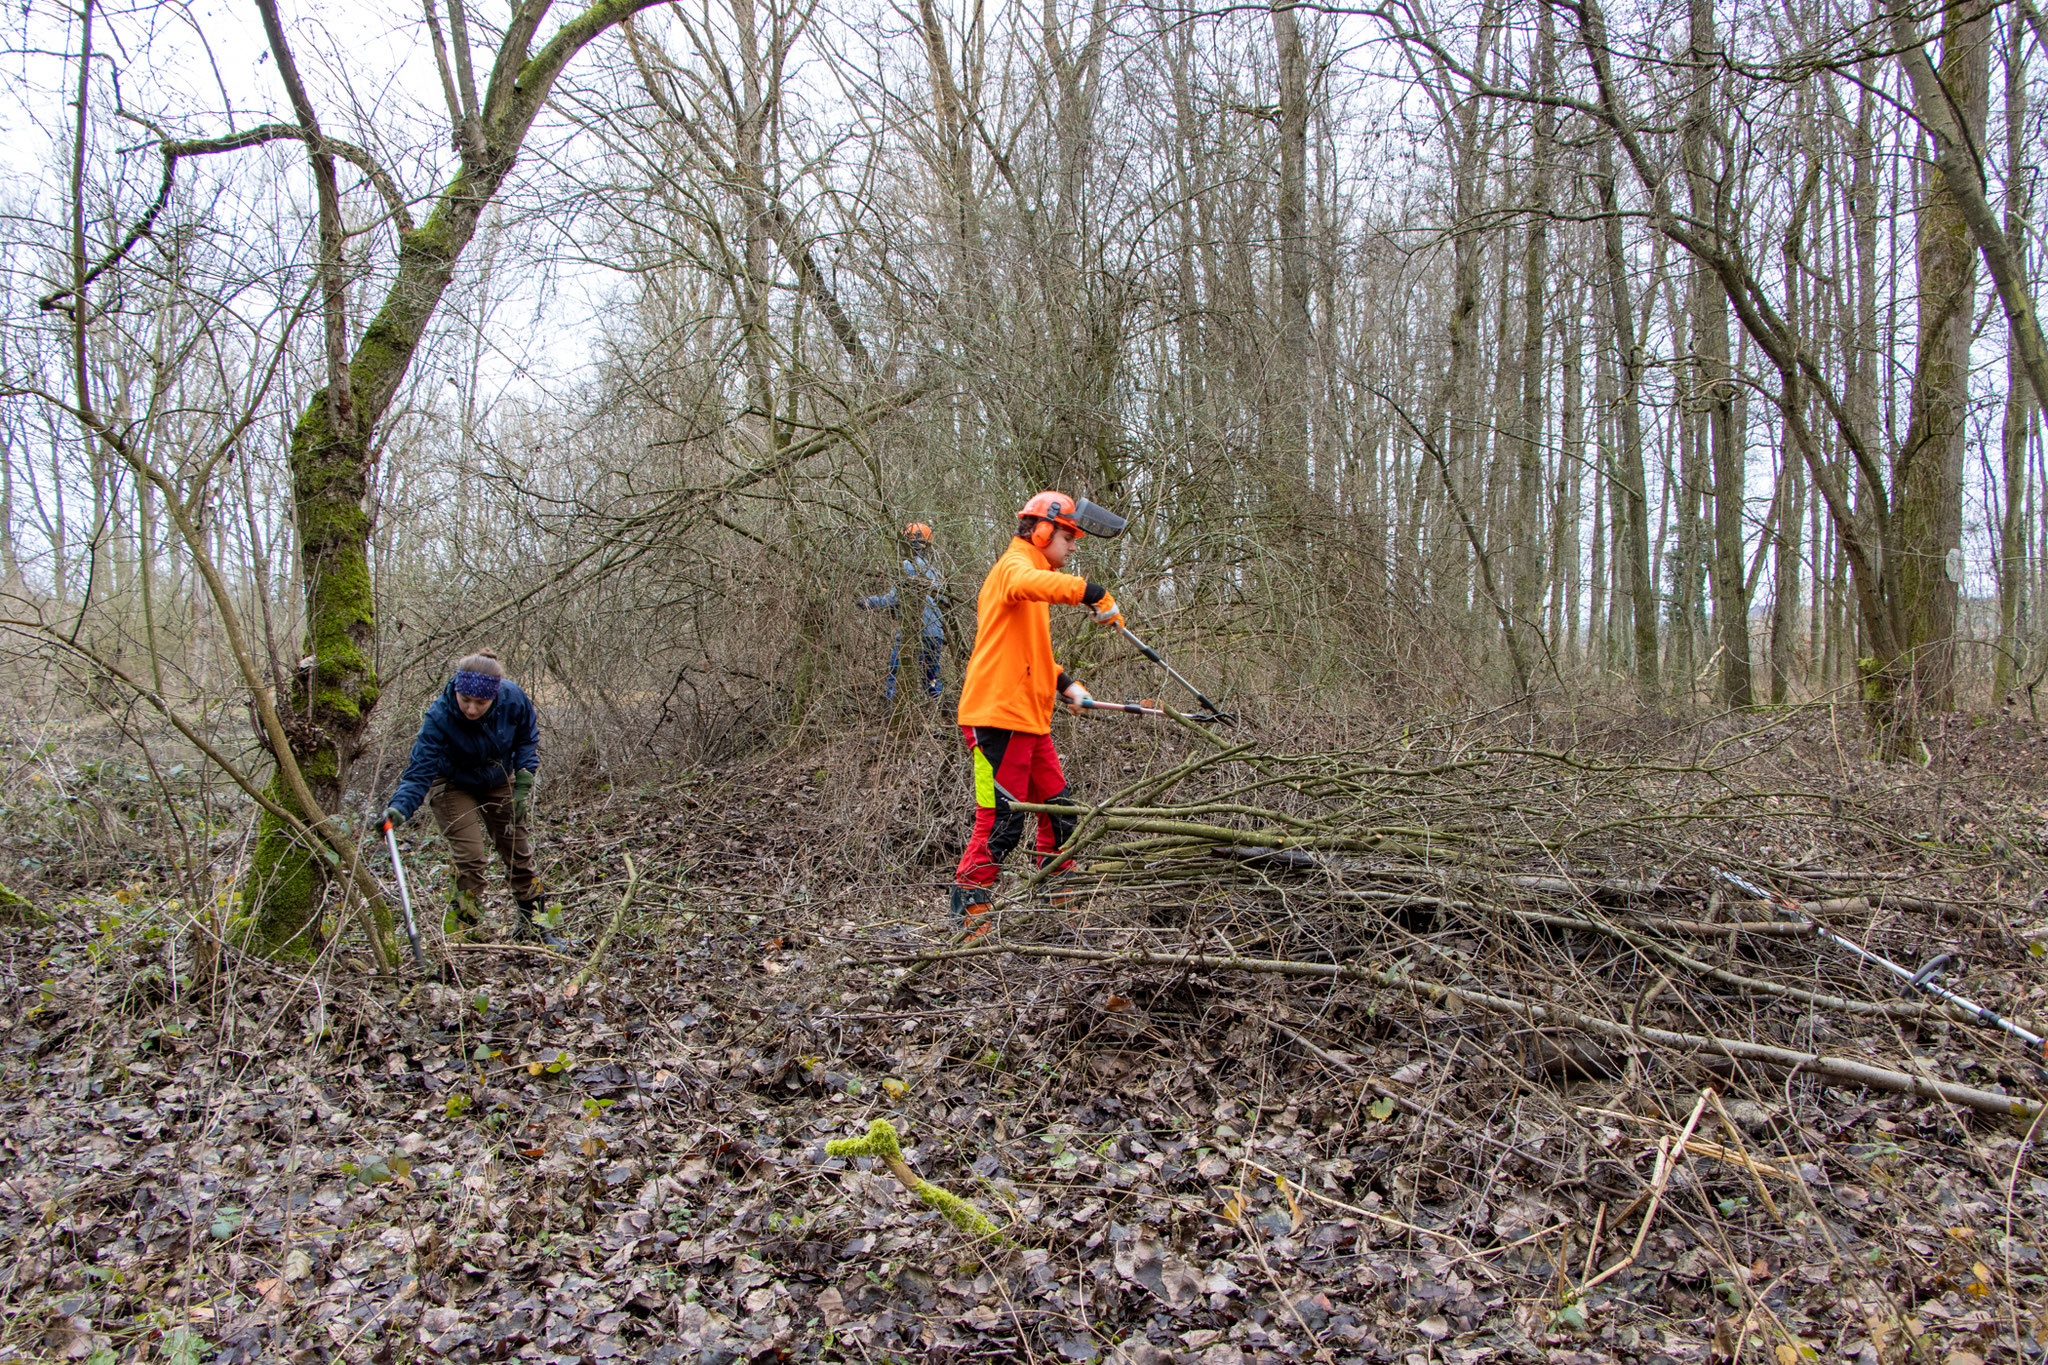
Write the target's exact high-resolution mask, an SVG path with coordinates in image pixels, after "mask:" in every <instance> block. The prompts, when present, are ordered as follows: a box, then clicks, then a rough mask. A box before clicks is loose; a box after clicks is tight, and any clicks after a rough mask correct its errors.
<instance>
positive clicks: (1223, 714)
mask: <svg viewBox="0 0 2048 1365" xmlns="http://www.w3.org/2000/svg"><path fill="white" fill-rule="evenodd" d="M1117 629H1118V630H1120V631H1122V632H1123V633H1124V638H1125V639H1126V640H1129V641H1130V642H1131V643H1132V644H1134V645H1136V646H1137V647H1138V652H1139V653H1140V654H1142V655H1144V656H1145V657H1146V658H1148V659H1150V660H1151V661H1152V662H1153V663H1155V664H1158V665H1159V666H1160V667H1161V668H1163V669H1165V670H1166V671H1167V674H1168V675H1169V676H1170V677H1172V679H1173V680H1174V681H1175V682H1177V683H1179V684H1180V685H1181V686H1182V687H1185V688H1186V689H1187V690H1188V691H1190V692H1192V693H1194V694H1195V700H1196V701H1198V702H1200V703H1201V704H1202V705H1203V706H1204V707H1205V708H1207V710H1208V712H1209V714H1208V715H1206V716H1190V717H1189V718H1188V719H1190V720H1212V721H1221V722H1222V723H1223V724H1225V725H1235V724H1236V723H1237V717H1236V716H1233V715H1231V714H1230V713H1229V712H1227V711H1225V710H1224V709H1223V708H1222V707H1220V706H1218V705H1217V704H1216V703H1215V702H1213V701H1210V700H1209V699H1208V698H1207V697H1205V696H1203V695H1202V689H1201V688H1199V687H1196V686H1195V685H1194V684H1193V683H1191V682H1189V681H1188V680H1187V679H1186V678H1183V677H1182V676H1181V675H1180V670H1179V669H1177V668H1175V667H1174V666H1173V665H1172V664H1170V663H1168V662H1166V660H1165V659H1163V658H1161V657H1160V654H1159V651H1158V650H1156V649H1154V648H1152V646H1150V645H1148V644H1146V643H1145V642H1144V641H1143V640H1140V639H1139V638H1138V637H1137V636H1135V635H1133V634H1132V633H1131V628H1130V627H1129V626H1126V625H1123V624H1119V625H1118V626H1117Z"/></svg>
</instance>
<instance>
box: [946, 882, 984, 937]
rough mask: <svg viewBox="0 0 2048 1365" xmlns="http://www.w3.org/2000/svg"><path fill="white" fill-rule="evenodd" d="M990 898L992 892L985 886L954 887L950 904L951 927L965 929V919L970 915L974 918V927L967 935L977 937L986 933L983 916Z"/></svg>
mask: <svg viewBox="0 0 2048 1365" xmlns="http://www.w3.org/2000/svg"><path fill="white" fill-rule="evenodd" d="M992 899H993V896H992V894H991V893H990V891H989V889H988V888H987V887H985V886H956V887H954V888H953V897H952V906H951V909H952V912H953V927H954V928H955V929H965V928H966V927H967V921H968V919H969V917H970V916H971V917H973V919H974V920H975V929H974V932H973V933H972V934H970V935H969V937H970V938H979V937H981V936H982V935H983V934H985V933H987V932H988V923H987V921H986V919H985V918H984V916H986V915H987V914H988V906H989V901H990V900H992Z"/></svg>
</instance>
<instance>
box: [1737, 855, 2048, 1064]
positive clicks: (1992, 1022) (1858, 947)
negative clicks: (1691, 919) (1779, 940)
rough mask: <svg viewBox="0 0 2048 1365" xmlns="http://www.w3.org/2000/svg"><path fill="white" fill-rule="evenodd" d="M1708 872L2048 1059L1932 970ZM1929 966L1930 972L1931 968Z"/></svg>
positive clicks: (2019, 1030)
mask: <svg viewBox="0 0 2048 1365" xmlns="http://www.w3.org/2000/svg"><path fill="white" fill-rule="evenodd" d="M1707 871H1708V872H1710V873H1712V874H1713V875H1714V876H1716V877H1719V878H1720V879H1721V880H1722V881H1724V882H1726V883H1727V884H1728V885H1730V886H1732V887H1734V888H1735V889H1736V890H1737V891H1740V892H1742V893H1743V894H1744V895H1746V896H1754V897H1756V899H1758V900H1760V901H1763V902H1764V903H1765V904H1767V905H1769V906H1771V907H1772V908H1773V909H1775V910H1777V911H1778V913H1779V914H1781V915H1783V916H1785V918H1787V919H1790V920H1797V921H1798V922H1799V923H1801V924H1804V925H1807V926H1809V927H1810V928H1812V930H1813V932H1814V933H1816V934H1818V935H1819V936H1820V937H1822V938H1824V939H1826V940H1827V941H1828V942H1830V943H1832V944H1834V945H1835V946H1836V947H1837V948H1846V949H1848V950H1849V951H1850V952H1852V953H1854V954H1856V956H1858V957H1860V958H1862V959H1863V960H1864V961H1865V962H1868V963H1869V964H1870V965H1871V966H1873V967H1878V968H1882V969H1883V970H1885V971H1887V972H1890V973H1891V974H1892V975H1893V976H1896V977H1897V978H1899V980H1901V981H1903V982H1905V983H1906V984H1907V985H1908V986H1909V987H1911V988H1912V989H1914V990H1916V991H1925V992H1927V994H1929V995H1931V996H1934V997H1935V998H1936V999H1939V1000H1946V1001H1947V1002H1948V1003H1949V1004H1951V1005H1954V1006H1955V1007H1956V1008H1957V1009H1960V1010H1962V1011H1964V1012H1965V1013H1968V1014H1973V1015H1975V1016H1976V1018H1977V1022H1978V1023H1979V1024H1981V1025H1983V1026H1984V1027H1985V1028H1997V1029H2004V1030H2005V1031H2006V1032H2007V1033H2010V1034H2011V1035H2012V1036H2013V1037H2015V1038H2017V1039H2019V1040H2020V1041H2021V1042H2023V1043H2025V1044H2026V1045H2027V1046H2028V1047H2030V1048H2032V1049H2033V1050H2034V1051H2035V1052H2036V1053H2038V1054H2040V1056H2041V1057H2042V1058H2044V1059H2048V1039H2044V1038H2043V1037H2042V1036H2041V1035H2040V1034H2038V1033H2034V1032H2032V1031H2031V1030H2029V1029H2026V1028H2023V1027H2022V1026H2021V1025H2019V1024H2017V1023H2015V1022H2013V1021H2012V1020H2010V1019H2008V1018H2006V1017H2005V1016H2004V1015H2002V1014H2000V1013H1999V1012H1998V1011H1997V1010H1994V1009H1987V1008H1986V1007H1985V1006H1983V1005H1980V1004H1978V1003H1977V1002H1976V1001H1974V1000H1972V999H1970V998H1969V997H1968V996H1965V995H1958V994H1957V993H1956V992H1954V991H1952V990H1950V989H1949V988H1948V987H1946V986H1944V985H1942V984H1941V983H1940V982H1939V981H1936V980H1934V979H1933V977H1932V976H1931V975H1930V973H1929V970H1927V969H1923V970H1921V971H1917V972H1916V971H1913V970H1911V969H1910V968H1907V967H1902V966H1900V965H1899V964H1898V963H1896V962H1894V961H1892V960H1891V959H1890V958H1888V957H1886V956H1884V955H1883V954H1882V953H1873V952H1871V951H1870V950H1869V949H1868V948H1866V947H1864V946H1863V945H1862V944H1860V943H1855V942H1852V941H1850V940H1849V939H1846V938H1843V937H1842V936H1841V935H1840V934H1838V933H1836V932H1835V931H1834V930H1832V929H1830V928H1828V927H1827V926H1826V925H1825V924H1822V923H1820V922H1819V921H1817V920H1815V919H1813V918H1812V917H1810V916H1808V915H1805V914H1802V913H1800V910H1799V902H1798V901H1795V900H1793V899H1792V898H1791V897H1790V896H1784V895H1777V894H1774V893H1773V892H1769V891H1766V890H1764V889H1763V888H1762V887H1760V886H1758V885H1756V884H1755V883H1754V882H1748V881H1744V880H1743V879H1742V878H1740V877H1738V876H1736V875H1735V874H1734V873H1733V872H1727V871H1724V870H1722V869H1721V868H1718V867H1710V868H1708V869H1707ZM1929 965H1930V968H1931V966H1932V964H1929Z"/></svg>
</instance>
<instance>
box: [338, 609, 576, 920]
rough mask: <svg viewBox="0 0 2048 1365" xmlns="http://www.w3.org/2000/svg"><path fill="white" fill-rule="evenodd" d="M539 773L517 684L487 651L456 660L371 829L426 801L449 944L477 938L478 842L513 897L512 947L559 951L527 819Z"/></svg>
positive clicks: (484, 862) (482, 867)
mask: <svg viewBox="0 0 2048 1365" xmlns="http://www.w3.org/2000/svg"><path fill="white" fill-rule="evenodd" d="M539 770H540V723H539V721H538V720H537V719H536V717H535V715H534V710H533V703H532V702H531V701H529V700H528V699H527V696H526V693H525V692H523V691H521V690H520V688H519V684H517V683H515V682H513V681H512V680H511V679H510V678H508V677H506V676H505V668H504V665H502V664H500V663H499V662H498V656H497V655H496V654H494V653H492V652H491V651H490V650H488V649H485V650H479V651H478V652H476V653H475V654H471V655H468V656H467V657H465V658H462V659H458V660H457V661H456V664H455V676H454V677H453V678H450V679H449V680H448V685H447V686H446V687H444V688H442V689H441V695H440V696H439V697H436V698H435V699H434V701H433V704H432V705H430V706H428V707H427V714H426V716H425V718H424V719H423V720H421V722H420V732H419V734H418V736H417V737H416V738H414V740H413V742H412V758H411V760H410V761H409V762H407V763H406V765H405V774H404V776H402V777H401V778H399V780H398V790H397V791H395V792H393V793H392V794H391V800H390V802H389V803H387V804H386V806H385V808H384V813H383V815H381V816H380V817H378V826H379V828H380V829H381V828H383V827H384V826H386V825H390V826H393V827H395V826H398V825H402V824H404V823H405V822H406V821H407V820H410V819H411V818H412V817H413V813H414V812H416V811H417V810H419V808H420V803H421V802H422V801H425V802H426V803H427V804H429V805H431V806H432V807H433V808H434V819H435V820H436V821H438V822H439V823H440V826H441V835H442V837H443V838H445V839H447V841H448V851H449V854H450V857H451V858H452V859H453V861H454V864H455V892H454V899H453V900H452V901H451V902H450V904H449V906H448V913H447V915H446V916H445V917H443V919H442V921H441V928H442V931H443V932H444V933H446V934H447V935H448V937H449V938H450V939H456V940H460V939H465V938H469V937H472V936H473V935H475V933H476V931H477V929H478V927H479V925H480V924H481V922H482V919H483V915H482V912H481V911H480V910H479V909H478V898H479V897H480V896H482V894H483V891H484V886H485V883H486V880H487V877H488V875H489V873H490V869H491V860H490V854H489V853H488V852H487V851H486V849H485V847H484V840H485V837H486V836H489V839H490V842H491V844H492V845H493V846H495V847H496V848H497V850H498V860H499V861H500V862H502V863H503V864H504V865H505V875H506V880H507V881H508V882H509V883H510V885H511V889H512V902H513V905H514V906H515V907H516V914H517V920H516V923H515V924H514V926H513V937H514V938H516V939H529V940H530V939H535V938H538V939H539V940H540V941H542V942H543V943H545V944H547V945H548V946H549V947H550V948H560V947H563V946H565V945H564V944H563V942H562V940H561V938H560V936H558V935H557V934H556V933H555V931H554V928H553V926H552V925H551V924H550V922H549V917H548V912H547V911H546V909H545V907H544V905H543V903H542V896H541V884H540V877H539V875H538V874H537V873H536V872H535V871H534V863H533V844H532V842H531V840H530V839H529V837H528V835H527V815H528V813H529V812H530V810H531V808H532V804H533V786H534V781H535V778H536V774H537V773H538V772H539Z"/></svg>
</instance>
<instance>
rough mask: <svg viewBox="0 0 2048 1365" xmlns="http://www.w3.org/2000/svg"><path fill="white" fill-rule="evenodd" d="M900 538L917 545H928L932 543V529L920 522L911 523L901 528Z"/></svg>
mask: <svg viewBox="0 0 2048 1365" xmlns="http://www.w3.org/2000/svg"><path fill="white" fill-rule="evenodd" d="M902 538H903V539H904V540H906V541H911V542H914V543H916V544H919V545H929V544H931V543H932V528H931V527H929V526H927V525H925V524H924V523H923V522H921V521H913V522H911V523H910V525H908V526H906V527H904V528H903V536H902Z"/></svg>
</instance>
